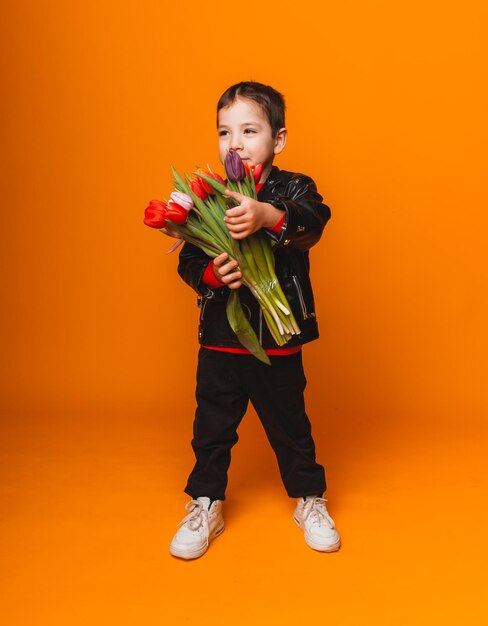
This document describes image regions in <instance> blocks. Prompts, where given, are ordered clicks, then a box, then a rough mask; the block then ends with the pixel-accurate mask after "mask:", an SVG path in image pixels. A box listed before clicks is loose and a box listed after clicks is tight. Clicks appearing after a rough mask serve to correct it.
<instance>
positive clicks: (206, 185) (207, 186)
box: [197, 167, 214, 194]
mask: <svg viewBox="0 0 488 626" xmlns="http://www.w3.org/2000/svg"><path fill="white" fill-rule="evenodd" d="M197 172H202V174H206V175H207V176H209V173H208V172H206V171H205V170H203V169H202V168H201V167H198V168H197ZM197 180H198V182H199V183H200V185H201V186H202V187H203V188H204V189H205V191H206V192H207V194H213V193H214V190H213V189H212V186H211V184H210V183H208V182H207V181H206V180H204V179H203V178H200V177H199V176H197Z"/></svg>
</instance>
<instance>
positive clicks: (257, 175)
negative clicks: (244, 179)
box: [252, 163, 263, 185]
mask: <svg viewBox="0 0 488 626" xmlns="http://www.w3.org/2000/svg"><path fill="white" fill-rule="evenodd" d="M262 173H263V164H262V163H258V164H257V165H256V166H255V167H254V168H253V171H252V174H253V176H254V182H255V183H256V185H257V184H258V183H259V179H260V178H261V175H262Z"/></svg>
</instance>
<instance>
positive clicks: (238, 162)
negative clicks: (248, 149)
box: [224, 150, 246, 183]
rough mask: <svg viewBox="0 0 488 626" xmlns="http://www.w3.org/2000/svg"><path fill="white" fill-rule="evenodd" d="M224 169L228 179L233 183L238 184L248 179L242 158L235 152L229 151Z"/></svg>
mask: <svg viewBox="0 0 488 626" xmlns="http://www.w3.org/2000/svg"><path fill="white" fill-rule="evenodd" d="M224 167H225V171H226V174H227V177H228V178H229V180H231V181H232V182H234V183H236V182H238V181H240V180H244V178H246V170H245V169H244V164H243V162H242V159H241V157H240V156H239V155H238V154H237V152H235V150H229V152H227V154H226V156H225V159H224Z"/></svg>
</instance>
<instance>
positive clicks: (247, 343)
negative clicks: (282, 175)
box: [144, 151, 300, 365]
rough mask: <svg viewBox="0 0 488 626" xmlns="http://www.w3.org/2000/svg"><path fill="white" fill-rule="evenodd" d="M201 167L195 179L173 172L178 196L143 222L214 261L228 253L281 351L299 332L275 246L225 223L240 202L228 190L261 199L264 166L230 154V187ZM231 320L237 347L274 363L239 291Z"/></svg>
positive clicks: (155, 203)
mask: <svg viewBox="0 0 488 626" xmlns="http://www.w3.org/2000/svg"><path fill="white" fill-rule="evenodd" d="M207 167H208V169H207V170H203V169H202V168H199V167H197V171H196V172H193V174H194V175H195V178H194V179H192V178H191V177H190V176H188V175H187V174H185V177H184V178H183V177H181V176H180V175H179V174H178V172H177V171H176V170H175V169H174V167H172V171H173V175H174V177H175V180H174V181H173V184H174V186H175V189H176V190H175V191H173V192H172V193H171V195H170V198H171V199H170V200H169V201H166V202H161V201H160V200H151V202H150V203H149V206H148V207H147V208H146V211H145V218H144V223H145V224H146V225H147V226H151V227H152V228H157V229H160V230H161V232H163V233H165V234H171V235H173V236H174V233H176V234H177V235H178V237H179V241H178V242H177V243H176V244H175V245H174V246H172V248H171V249H170V252H171V251H173V250H174V249H175V248H177V247H178V245H179V244H181V243H182V241H183V240H184V241H188V242H190V243H192V244H194V245H196V246H198V247H199V248H201V249H202V250H203V252H205V254H207V255H208V256H209V257H212V258H215V257H217V256H218V255H220V254H222V252H227V254H228V255H229V260H232V259H235V260H236V261H237V263H238V267H239V270H240V272H241V274H242V284H243V285H246V287H248V288H249V289H250V290H251V292H252V294H253V295H254V297H255V298H256V299H257V301H258V302H259V304H260V307H261V310H262V313H263V316H264V319H265V320H266V323H267V325H268V328H269V330H270V332H271V335H272V336H273V338H274V340H275V341H276V343H277V345H278V346H283V345H284V344H285V343H286V342H287V341H289V340H290V339H291V337H292V336H293V335H294V334H298V333H300V329H299V327H298V325H297V323H296V320H295V317H294V316H293V313H292V311H291V309H290V306H289V304H288V302H287V300H286V297H285V294H284V293H283V291H282V289H281V286H280V284H279V282H278V279H277V277H276V274H275V269H274V254H273V249H272V242H271V240H270V238H269V237H267V236H266V234H265V233H263V232H261V231H257V232H255V233H253V234H252V235H250V236H249V237H246V238H244V239H240V240H235V239H233V238H232V237H231V236H230V233H229V230H228V228H227V226H226V224H225V222H224V216H225V211H226V210H227V209H229V208H232V207H233V206H237V205H238V204H239V203H238V202H237V200H235V199H233V198H231V197H230V196H226V195H225V193H224V192H225V190H226V189H230V190H231V191H238V192H239V193H241V194H243V195H246V196H249V197H251V198H254V199H257V192H256V185H257V183H258V181H259V179H260V177H261V173H262V164H259V165H256V166H253V165H248V164H247V163H244V162H243V161H242V159H241V158H240V156H239V155H238V154H237V153H236V152H234V151H230V152H228V153H227V156H226V158H225V161H224V167H225V171H226V174H227V178H228V182H227V184H226V182H225V181H224V180H223V179H222V177H221V176H219V175H218V174H216V173H214V172H212V171H211V169H210V167H209V166H207ZM229 291H230V293H229V298H228V301H227V308H226V312H227V319H228V321H229V324H230V326H231V328H232V330H233V331H234V332H235V333H236V335H237V338H238V339H239V342H240V343H241V344H242V345H243V346H244V347H245V348H247V349H248V350H249V351H250V352H251V353H252V354H254V356H256V357H257V358H258V359H260V360H261V361H263V362H264V363H267V364H268V365H270V364H271V362H270V360H269V358H268V356H267V355H266V353H265V352H264V350H263V348H262V346H261V345H260V343H259V340H258V338H257V337H256V334H255V332H254V330H253V329H252V327H251V325H250V323H249V320H248V319H247V316H246V315H245V313H244V311H243V309H242V305H241V303H240V300H239V290H238V289H231V290H229Z"/></svg>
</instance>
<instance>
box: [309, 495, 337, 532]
mask: <svg viewBox="0 0 488 626" xmlns="http://www.w3.org/2000/svg"><path fill="white" fill-rule="evenodd" d="M326 502H327V499H326V498H313V500H312V499H310V500H308V501H307V502H306V503H305V505H304V519H305V520H307V519H308V518H309V517H310V518H311V519H312V521H313V522H316V523H317V524H318V525H319V526H320V525H321V524H323V523H324V522H325V523H326V524H327V525H328V526H329V527H330V528H335V524H334V520H333V519H332V517H331V516H330V515H329V512H328V511H327V507H326V506H325V503H326Z"/></svg>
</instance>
